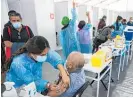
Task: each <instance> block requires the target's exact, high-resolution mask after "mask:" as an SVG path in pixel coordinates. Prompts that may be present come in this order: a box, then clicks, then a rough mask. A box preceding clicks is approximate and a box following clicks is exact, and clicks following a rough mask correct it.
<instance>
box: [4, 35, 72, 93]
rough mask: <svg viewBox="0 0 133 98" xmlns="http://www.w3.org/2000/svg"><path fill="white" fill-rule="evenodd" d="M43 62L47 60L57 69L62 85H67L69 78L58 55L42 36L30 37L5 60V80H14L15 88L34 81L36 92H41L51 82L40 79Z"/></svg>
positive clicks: (47, 87) (48, 86)
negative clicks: (6, 70) (6, 67)
mask: <svg viewBox="0 0 133 98" xmlns="http://www.w3.org/2000/svg"><path fill="white" fill-rule="evenodd" d="M44 62H48V63H50V64H51V65H52V66H53V67H54V68H55V69H59V71H60V75H61V76H62V81H63V85H69V83H70V80H69V77H68V74H67V73H66V71H65V69H64V67H63V61H62V59H61V57H60V55H59V54H57V53H56V52H55V51H53V50H51V49H50V46H49V43H48V41H47V39H45V38H44V37H42V36H34V37H32V38H30V39H29V40H28V41H27V43H26V44H25V45H24V46H23V47H22V48H20V49H19V50H18V51H17V52H16V53H15V54H14V55H13V56H12V58H11V59H10V60H9V62H7V64H6V65H7V66H8V69H9V70H8V72H7V74H6V81H7V82H14V83H15V85H14V87H15V88H16V89H17V88H18V89H19V88H20V87H21V86H23V85H28V84H29V83H31V82H35V85H36V88H37V92H43V91H45V90H46V89H49V88H50V87H51V86H50V85H51V83H49V82H48V81H47V80H44V79H42V65H43V63H44ZM45 66H46V65H45Z"/></svg>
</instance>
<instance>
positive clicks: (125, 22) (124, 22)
mask: <svg viewBox="0 0 133 98" xmlns="http://www.w3.org/2000/svg"><path fill="white" fill-rule="evenodd" d="M122 24H123V28H124V29H125V28H126V26H127V20H126V19H123V20H122Z"/></svg>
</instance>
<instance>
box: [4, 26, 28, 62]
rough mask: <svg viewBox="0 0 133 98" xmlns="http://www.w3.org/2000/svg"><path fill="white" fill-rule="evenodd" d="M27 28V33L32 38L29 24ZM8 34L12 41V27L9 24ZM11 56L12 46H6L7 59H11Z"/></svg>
mask: <svg viewBox="0 0 133 98" xmlns="http://www.w3.org/2000/svg"><path fill="white" fill-rule="evenodd" d="M25 28H26V31H27V34H28V36H29V38H30V32H29V29H28V26H25ZM8 34H9V36H10V41H11V29H10V27H9V26H8ZM10 57H11V48H10V47H6V60H8V59H10Z"/></svg>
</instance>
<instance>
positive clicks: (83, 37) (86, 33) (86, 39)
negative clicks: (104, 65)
mask: <svg viewBox="0 0 133 98" xmlns="http://www.w3.org/2000/svg"><path fill="white" fill-rule="evenodd" d="M86 15H87V18H88V23H86V22H85V21H84V20H82V21H80V22H79V24H78V28H79V31H77V38H78V41H79V44H80V51H81V53H92V45H91V36H90V35H91V34H90V33H91V32H90V28H91V27H92V25H91V22H90V14H89V12H87V13H86Z"/></svg>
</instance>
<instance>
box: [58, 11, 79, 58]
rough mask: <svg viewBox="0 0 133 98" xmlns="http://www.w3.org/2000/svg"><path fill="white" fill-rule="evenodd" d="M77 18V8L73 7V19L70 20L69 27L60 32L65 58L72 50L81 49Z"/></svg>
mask: <svg viewBox="0 0 133 98" xmlns="http://www.w3.org/2000/svg"><path fill="white" fill-rule="evenodd" d="M76 19H77V15H76V9H75V8H73V9H72V19H71V20H70V22H69V25H68V27H66V28H65V29H63V30H62V31H61V32H60V36H59V39H60V43H61V45H62V48H63V54H64V58H65V60H66V58H67V57H68V55H69V54H70V53H71V52H72V51H79V44H78V41H77V37H76Z"/></svg>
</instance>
